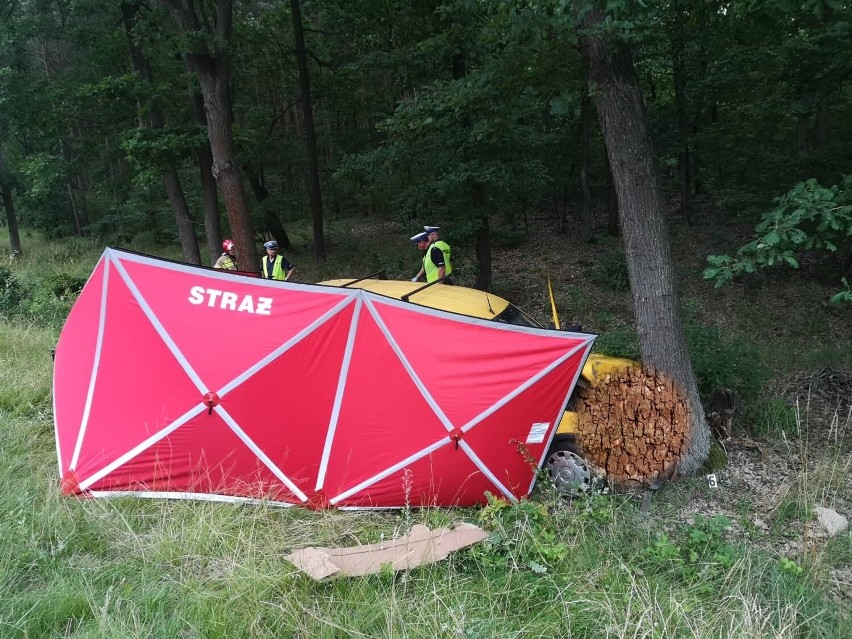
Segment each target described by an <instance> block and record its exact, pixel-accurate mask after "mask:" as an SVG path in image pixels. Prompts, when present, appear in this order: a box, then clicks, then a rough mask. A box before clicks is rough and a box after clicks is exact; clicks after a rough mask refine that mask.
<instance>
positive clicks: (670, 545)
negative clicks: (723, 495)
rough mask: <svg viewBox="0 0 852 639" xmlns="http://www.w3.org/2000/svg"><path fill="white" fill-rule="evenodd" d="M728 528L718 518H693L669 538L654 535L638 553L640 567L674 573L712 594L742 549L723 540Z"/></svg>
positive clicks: (740, 554) (721, 519)
mask: <svg viewBox="0 0 852 639" xmlns="http://www.w3.org/2000/svg"><path fill="white" fill-rule="evenodd" d="M730 525H731V522H730V520H728V519H727V518H726V517H723V516H721V515H717V516H715V517H712V518H707V517H703V516H696V517H695V522H694V523H692V524H686V525H684V526H682V527H681V528H680V530H679V531H677V534H676V536H675V537H673V538H670V537H669V535H667V534H666V533H658V534H657V535H656V538H655V539H654V540H653V541H652V542H651V544H650V545H648V546H646V547H645V549H644V550H643V551H642V556H643V558H644V562H643V567H644V569H645V570H646V571H659V572H665V573H674V574H675V575H677V576H678V577H680V578H682V579H685V580H688V581H690V582H692V583H694V584H695V585H696V586H697V587H699V588H700V589H702V590H707V591H708V592H713V591H715V590H716V589H717V588H718V587H719V585H720V583H721V582H722V581H723V580H724V579H725V576H726V575H727V574H728V572H729V571H730V570H731V568H732V567H733V566H734V563H735V562H736V561H737V560H738V559H739V558H740V557H742V555H743V550H742V548H738V547H736V546H734V545H733V544H731V543H729V542H728V541H726V539H725V531H726V530H727V529H728V528H730Z"/></svg>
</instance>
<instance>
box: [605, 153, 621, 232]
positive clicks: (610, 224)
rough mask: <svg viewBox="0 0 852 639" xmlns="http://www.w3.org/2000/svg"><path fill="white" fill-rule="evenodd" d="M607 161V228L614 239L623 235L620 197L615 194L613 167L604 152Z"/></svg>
mask: <svg viewBox="0 0 852 639" xmlns="http://www.w3.org/2000/svg"><path fill="white" fill-rule="evenodd" d="M604 158H605V159H606V228H607V231H609V234H610V235H612V236H613V237H618V236H619V235H620V234H621V223H620V222H619V219H618V196H617V195H616V193H615V180H614V179H613V178H612V167H611V166H610V164H609V154H608V153H607V152H606V151H604Z"/></svg>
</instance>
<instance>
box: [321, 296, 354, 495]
mask: <svg viewBox="0 0 852 639" xmlns="http://www.w3.org/2000/svg"><path fill="white" fill-rule="evenodd" d="M362 305H363V296H360V297H358V300H357V302H356V303H355V310H354V312H353V313H352V321H351V322H350V323H349V336H348V337H347V338H346V350H345V351H344V353H343V365H342V366H341V367H340V376H339V377H338V378H337V391H336V392H335V395H334V406H333V408H332V409H331V419H330V420H329V424H328V432H327V433H326V436H325V445H324V446H323V449H322V459H321V460H320V466H319V473H317V485H316V490H321V489H322V487H323V485H324V483H325V473H326V471H327V470H328V459H329V457H330V456H331V444H332V442H333V441H334V433H335V432H337V420H338V419H339V418H340V405H341V404H342V403H343V391H344V389H345V387H346V379H347V377H348V376H349V365H350V364H351V363H352V350H353V349H354V347H355V333H356V331H357V329H358V318H359V317H360V316H361V306H362Z"/></svg>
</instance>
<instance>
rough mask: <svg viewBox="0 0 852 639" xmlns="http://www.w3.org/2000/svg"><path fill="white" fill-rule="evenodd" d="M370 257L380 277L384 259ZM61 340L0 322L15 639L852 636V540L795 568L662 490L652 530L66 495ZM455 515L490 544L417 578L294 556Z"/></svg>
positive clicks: (6, 606) (840, 452) (590, 516)
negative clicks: (59, 449) (378, 264)
mask: <svg viewBox="0 0 852 639" xmlns="http://www.w3.org/2000/svg"><path fill="white" fill-rule="evenodd" d="M339 241H341V242H342V241H344V240H343V239H340V240H339ZM26 248H27V247H26V246H25V249H26ZM406 248H407V247H406ZM53 250H56V251H59V252H61V253H62V255H63V257H62V259H63V260H66V261H67V260H68V258H69V256H71V255H75V256H76V257H75V258H74V259H78V260H80V262H81V263H82V262H86V265H85V268H84V267H83V266H80V267H79V271H77V270H75V269H77V266H76V264H77V263H76V262H75V263H74V265H73V268H72V266H69V270H74V274H78V273H84V272H85V269H86V268H90V267H91V266H92V265H93V264H94V261H95V260H96V259H97V255H99V253H100V251H99V250H95V249H92V250H90V247H88V246H83V245H81V247H77V248H74V247H73V246H71V247H70V248H66V249H62V251H65V252H62V251H60V250H59V249H45V251H47V252H46V253H44V254H40V253H38V252H37V249H36V247H33V251H32V254H31V255H32V258H31V259H32V260H33V262H38V260H39V259H40V257H39V256H41V258H43V259H45V260H47V259H53V258H52V257H48V255H49V254H50V251H53ZM25 259H27V260H29V259H30V258H25ZM364 259H365V261H364V262H363V263H361V262H358V265H359V266H361V267H364V268H366V267H368V266H369V261H370V260H371V259H372V258H371V257H370V256H369V255H368V256H367V257H365V258H364ZM384 259H396V258H384ZM398 259H400V260H403V261H404V256H403V255H402V253H400V254H399V255H398ZM66 263H67V262H66ZM338 266H339V267H340V268H342V265H338ZM13 267H14V268H15V269H16V274H19V275H20V276H21V277H22V280H23V281H28V280H27V278H28V277H30V275H31V274H33V273H35V271H36V270H37V267H36V265H35V264H34V263H30V262H29V261H25V262H17V263H15V264H13ZM314 268H315V267H312V266H306V267H305V269H304V271H303V273H304V272H308V273H310V275H311V276H312V275H314V274H315V273H314ZM322 268H323V269H325V268H328V269H329V270H328V271H326V273H327V274H328V276H334V275H337V274H342V273H332V272H331V271H333V268H332V267H329V266H326V267H322ZM316 269H317V270H316V274H319V271H320V270H321V269H320V267H316ZM304 279H306V280H313V279H319V278H312V277H310V276H305V277H304ZM56 335H57V328H56V327H55V326H50V325H42V324H40V323H39V322H36V321H34V320H32V319H31V318H30V319H27V318H24V319H21V318H18V319H13V320H0V357H2V361H1V362H0V363H2V364H3V365H2V366H0V419H2V424H3V431H2V437H0V637H2V638H4V639H5V638H7V637H8V638H25V637H39V638H41V637H75V638H98V639H101V638H103V637H110V638H112V637H127V638H137V637H138V638H143V637H164V638H166V637H167V638H172V637H180V638H191V637H204V638H205V639H207V638H218V637H222V638H225V637H239V638H242V637H253V638H254V637H258V638H265V637H269V638H273V637H274V638H276V639H277V638H293V639H295V638H297V637H298V638H306V637H312V638H313V637H328V638H332V637H334V638H343V637H389V638H390V637H393V638H398V637H411V638H420V637H424V638H429V639H436V638H445V637H446V638H454V639H455V638H459V637H595V638H597V637H617V638H628V637H629V638H634V637H654V638H663V637H678V638H679V637H684V638H687V637H714V638H720V639H721V638H727V637H744V638H745V637H747V638H752V637H753V638H758V637H760V638H763V637H766V638H769V637H772V638H775V637H781V638H786V637H789V638H791V639H793V638H795V639H802V638H809V637H814V638H816V637H820V638H823V637H824V638H829V637H837V638H838V639H840V638H848V637H850V636H852V625H850V619H849V614H848V611H847V608H844V607H843V606H840V605H837V603H836V602H835V601H834V600H833V599H832V596H831V592H830V590H829V588H828V583H829V580H830V573H828V572H827V571H828V570H830V569H831V568H832V567H834V566H837V565H838V563H841V562H844V561H848V559H849V558H850V557H852V549H850V548H852V547H850V545H849V542H848V539H846V538H844V539H846V541H844V540H843V539H841V540H838V541H836V542H833V545H829V546H816V545H815V544H816V541H815V540H812V544H814V545H812V546H811V548H813V552H810V553H808V554H807V555H803V556H802V557H794V558H793V559H792V560H790V559H788V560H787V561H782V558H781V557H778V556H774V555H773V554H771V553H770V552H767V551H763V550H759V549H758V546H759V545H762V544H753V543H750V542H751V540H750V539H748V538H744V537H742V536H741V535H738V534H736V533H734V532H733V531H732V530H731V529H730V528H728V527H727V525H726V523H725V520H723V519H713V520H704V519H700V518H696V519H695V520H694V521H693V522H691V523H679V522H678V521H676V520H675V518H673V517H671V516H669V514H668V513H669V510H667V508H666V504H665V500H667V499H672V498H673V497H672V496H670V495H668V494H667V493H666V491H660V492H659V493H658V494H657V497H656V498H655V500H657V501H655V504H657V507H656V508H655V509H654V511H653V514H652V516H650V517H649V516H643V515H641V514H640V513H639V512H638V502H637V500H636V499H634V498H633V497H631V496H629V495H607V494H592V495H588V496H586V497H584V498H582V499H578V500H575V501H571V502H564V501H561V500H559V499H558V498H557V497H556V496H555V495H554V494H552V493H550V492H549V491H548V490H545V489H544V488H541V489H540V490H539V492H538V493H537V494H535V495H534V496H533V498H532V499H531V500H528V501H523V502H521V503H519V504H515V505H510V504H506V503H504V502H500V501H497V500H494V501H492V502H491V503H490V504H489V505H488V506H487V507H484V508H470V509H424V510H409V509H404V510H401V511H390V512H351V511H346V512H337V511H324V512H315V511H306V510H302V509H297V508H292V509H283V508H279V507H274V506H271V505H263V504H261V505H251V506H248V505H233V504H224V503H211V502H189V501H169V500H142V499H134V498H130V497H127V498H117V499H111V500H89V499H76V498H69V497H65V496H63V495H61V494H60V492H59V489H58V472H57V467H56V453H55V444H54V435H53V428H52V423H51V422H52V416H51V414H50V388H51V361H50V355H49V352H50V348H51V347H52V346H53V344H54V342H55V339H56ZM848 423H849V421H848V417H847V418H846V422H845V425H844V422H842V421H840V422H838V425H837V427H836V428H835V431H834V432H835V437H836V438H837V447H836V448H835V449H832V450H829V451H828V452H827V453H826V456H823V455H816V453H815V452H811V453H809V462H808V463H807V464H805V465H804V468H805V469H806V470H804V471H803V473H802V475H801V477H800V482H799V485H798V486H797V487H796V489H795V490H796V492H795V494H796V495H797V499H799V500H801V503H802V504H803V505H804V504H812V502H813V500H815V499H820V500H822V501H823V502H824V503H828V504H830V503H833V502H832V499H833V497H835V496H837V495H838V494H840V493H841V492H842V491H844V490H846V488H847V485H848V480H846V479H845V478H846V477H848V476H849V470H850V468H849V456H848V452H849V451H848V447H844V445H842V442H843V441H844V438H845V437H848ZM806 425H807V424H806V423H804V422H802V424H801V427H802V430H803V433H804V431H805V430H806V428H805V427H806ZM844 428H845V429H846V430H844ZM844 482H845V483H844ZM799 516H800V517H801V518H802V519H805V520H806V519H807V517H808V514H807V508H803V509H802V512H801V514H800V515H799ZM457 520H464V521H470V522H474V523H479V524H480V525H482V526H483V527H485V528H486V529H487V530H488V531H489V533H490V537H489V538H488V540H486V541H485V542H483V543H481V544H478V545H475V546H473V547H471V548H469V549H466V550H464V551H461V552H458V553H455V554H453V555H451V556H450V557H449V558H448V559H447V560H445V561H442V562H439V563H436V564H431V565H426V566H423V567H421V568H418V569H415V570H412V571H409V572H396V573H395V572H392V571H390V570H385V571H381V572H379V573H378V574H375V575H371V576H368V577H363V578H341V579H332V580H329V581H323V582H316V581H313V580H311V579H310V578H308V577H307V576H305V575H303V574H301V573H299V572H298V571H297V570H296V569H295V568H294V567H293V566H292V565H290V564H289V563H287V562H286V561H285V560H284V559H283V557H284V556H285V555H286V554H287V553H289V552H291V551H292V550H294V549H297V548H301V547H305V546H341V545H342V546H350V545H356V544H363V543H371V542H374V541H377V540H379V539H382V538H385V539H387V538H391V537H395V536H398V535H401V534H404V533H406V532H407V531H408V529H409V528H410V527H411V525H412V524H414V523H421V522H422V523H426V524H427V525H429V526H431V527H435V526H440V525H446V524H449V523H451V522H453V521H457ZM842 544H846V545H842Z"/></svg>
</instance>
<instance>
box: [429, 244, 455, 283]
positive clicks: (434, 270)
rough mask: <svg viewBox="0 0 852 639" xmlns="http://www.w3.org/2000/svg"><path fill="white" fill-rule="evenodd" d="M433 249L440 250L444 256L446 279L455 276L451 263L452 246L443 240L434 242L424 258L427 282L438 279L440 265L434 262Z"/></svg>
mask: <svg viewBox="0 0 852 639" xmlns="http://www.w3.org/2000/svg"><path fill="white" fill-rule="evenodd" d="M432 248H437V249H440V251H441V253H443V254H444V277H449V276H450V275H452V274H453V265H452V262H450V253H451V252H452V251H451V249H450V245H449V244H447V243H446V242H444V241H443V240H438V241H437V242H432V243H431V244H430V245H429V248H427V249H426V255H424V256H423V270H424V271H425V272H426V281H427V282H434V281H435V280H437V279H438V265H437V264H435V263H434V262H433V261H432Z"/></svg>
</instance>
